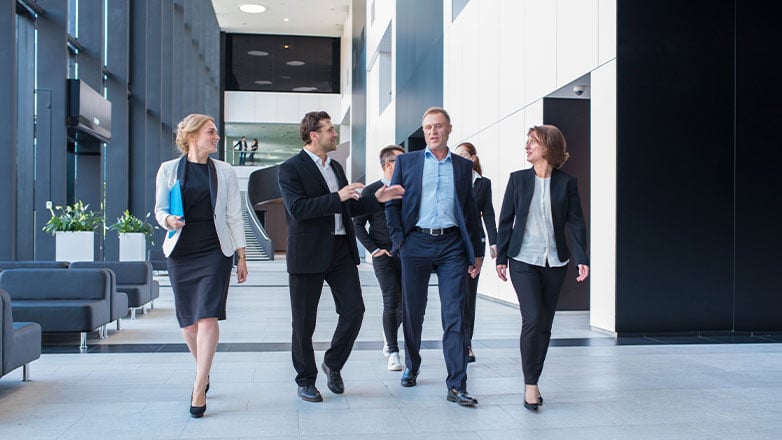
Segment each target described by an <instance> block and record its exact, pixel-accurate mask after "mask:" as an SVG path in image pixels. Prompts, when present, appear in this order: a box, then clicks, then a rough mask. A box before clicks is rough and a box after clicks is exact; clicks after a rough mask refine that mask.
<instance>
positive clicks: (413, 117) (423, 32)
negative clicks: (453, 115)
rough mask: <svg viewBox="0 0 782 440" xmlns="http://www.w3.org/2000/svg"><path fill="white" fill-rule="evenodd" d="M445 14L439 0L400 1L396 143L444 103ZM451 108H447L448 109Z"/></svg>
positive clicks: (404, 140)
mask: <svg viewBox="0 0 782 440" xmlns="http://www.w3.org/2000/svg"><path fill="white" fill-rule="evenodd" d="M442 16H443V3H442V2H439V1H419V0H398V1H397V2H396V19H397V23H396V142H397V143H398V144H402V143H404V144H405V145H407V142H406V141H407V138H408V137H410V136H412V135H413V134H414V133H415V132H416V131H417V130H418V129H419V128H420V127H421V116H422V115H423V114H424V111H426V109H427V108H429V107H433V106H438V107H439V106H442V105H443V21H442V19H439V18H438V19H432V17H442ZM446 110H447V109H446Z"/></svg>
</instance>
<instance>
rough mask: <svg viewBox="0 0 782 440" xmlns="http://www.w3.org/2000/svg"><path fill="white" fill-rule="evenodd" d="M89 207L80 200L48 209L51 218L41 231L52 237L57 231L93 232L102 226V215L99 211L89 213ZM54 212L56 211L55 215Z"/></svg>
mask: <svg viewBox="0 0 782 440" xmlns="http://www.w3.org/2000/svg"><path fill="white" fill-rule="evenodd" d="M89 207H90V205H89V204H86V205H85V204H84V203H83V202H82V201H81V200H79V201H77V202H76V203H74V204H73V205H66V206H65V207H64V208H63V207H62V206H55V207H54V209H52V208H49V212H51V213H52V218H50V219H49V221H48V222H47V223H46V224H45V225H44V226H43V228H42V229H43V230H44V231H45V232H48V233H50V234H52V235H55V233H56V232H57V231H61V232H75V231H94V230H95V229H97V228H98V227H100V225H102V224H103V215H102V214H101V213H100V212H99V211H90V210H89ZM55 211H57V212H56V213H55Z"/></svg>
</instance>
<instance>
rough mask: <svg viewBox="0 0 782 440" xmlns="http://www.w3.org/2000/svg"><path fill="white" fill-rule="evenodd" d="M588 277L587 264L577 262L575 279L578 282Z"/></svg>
mask: <svg viewBox="0 0 782 440" xmlns="http://www.w3.org/2000/svg"><path fill="white" fill-rule="evenodd" d="M588 277H589V266H587V265H586V264H579V265H578V276H577V277H576V281H578V282H579V283H580V282H582V281H584V280H585V279H587V278H588Z"/></svg>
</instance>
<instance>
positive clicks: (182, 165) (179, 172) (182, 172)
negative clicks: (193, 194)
mask: <svg viewBox="0 0 782 440" xmlns="http://www.w3.org/2000/svg"><path fill="white" fill-rule="evenodd" d="M186 171H187V155H184V156H182V158H181V159H179V163H178V164H177V168H176V178H177V180H178V181H179V192H180V193H181V194H182V209H183V212H185V211H186V209H185V208H186V207H187V200H185V176H187V172H186Z"/></svg>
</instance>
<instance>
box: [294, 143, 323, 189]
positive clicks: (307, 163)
mask: <svg viewBox="0 0 782 440" xmlns="http://www.w3.org/2000/svg"><path fill="white" fill-rule="evenodd" d="M299 160H300V161H301V162H302V165H301V166H302V167H303V168H304V170H305V172H306V174H309V175H311V176H313V178H314V179H315V180H316V181H317V182H319V183H320V186H321V189H323V191H325V192H330V190H329V185H328V184H327V183H326V179H324V178H323V174H321V172H320V169H318V165H315V162H313V161H312V158H311V157H310V155H309V154H307V152H306V151H304V149H303V148H302V150H301V151H300V152H299Z"/></svg>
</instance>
